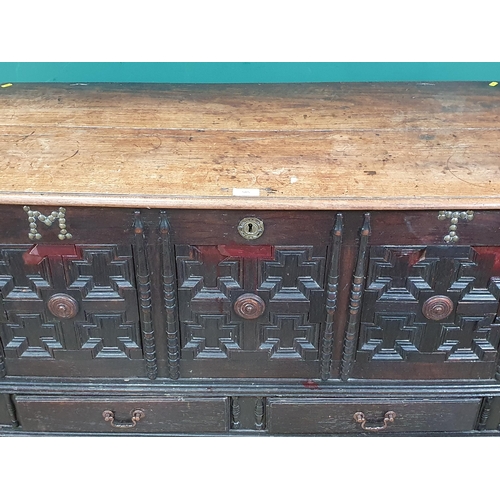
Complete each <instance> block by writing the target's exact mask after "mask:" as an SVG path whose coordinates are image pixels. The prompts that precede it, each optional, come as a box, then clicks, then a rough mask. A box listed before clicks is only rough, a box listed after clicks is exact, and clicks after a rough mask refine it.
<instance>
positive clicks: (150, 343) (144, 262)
mask: <svg viewBox="0 0 500 500" xmlns="http://www.w3.org/2000/svg"><path fill="white" fill-rule="evenodd" d="M134 232H135V245H134V250H135V267H136V280H137V289H138V292H139V316H140V319H141V327H142V338H143V345H144V359H145V360H146V371H147V374H148V378H150V379H151V380H154V379H155V378H156V377H157V374H158V366H157V363H156V341H155V333H154V329H153V311H152V303H151V283H150V277H149V269H148V256H147V250H146V242H145V235H144V224H143V222H142V219H141V213H140V212H139V211H137V212H136V213H135V223H134Z"/></svg>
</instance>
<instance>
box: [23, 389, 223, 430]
mask: <svg viewBox="0 0 500 500" xmlns="http://www.w3.org/2000/svg"><path fill="white" fill-rule="evenodd" d="M15 400H16V407H17V411H18V418H19V423H20V425H21V427H22V429H23V430H26V431H38V432H40V431H56V432H75V431H79V432H91V433H102V432H116V433H130V432H150V433H168V432H174V433H175V432H178V433H210V432H225V431H227V430H228V429H229V401H228V398H221V397H214V398H150V397H141V398H118V397H107V398H103V397H100V398H97V397H96V398H83V397H80V398H64V397H41V396H17V397H16V398H15ZM136 408H139V409H142V410H143V411H144V413H145V416H144V418H143V419H141V420H140V421H139V422H138V423H137V425H136V426H135V427H133V428H130V427H128V428H123V429H118V428H114V427H112V426H111V425H110V423H109V422H106V421H105V420H104V418H103V416H102V414H103V412H104V411H105V410H111V411H113V412H115V414H116V417H117V419H120V420H122V421H127V422H128V421H130V412H131V411H132V410H134V409H136Z"/></svg>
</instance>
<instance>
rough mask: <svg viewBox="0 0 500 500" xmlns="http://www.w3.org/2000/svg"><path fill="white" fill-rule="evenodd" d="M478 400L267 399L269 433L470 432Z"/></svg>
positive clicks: (473, 426)
mask: <svg viewBox="0 0 500 500" xmlns="http://www.w3.org/2000/svg"><path fill="white" fill-rule="evenodd" d="M480 405H481V399H479V398H477V399H462V400H460V401H457V400H436V401H429V400H398V401H388V400H383V401H382V400H373V399H371V400H368V399H366V400H355V401H353V400H345V399H344V400H342V399H336V400H332V399H314V400H311V399H287V398H270V399H269V400H268V405H267V423H268V430H269V432H270V433H271V434H343V433H353V434H355V433H357V434H359V433H411V432H440V431H441V432H443V431H447V432H455V431H470V430H473V429H474V428H475V425H476V421H477V417H478V412H479V408H480Z"/></svg>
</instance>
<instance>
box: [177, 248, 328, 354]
mask: <svg viewBox="0 0 500 500" xmlns="http://www.w3.org/2000/svg"><path fill="white" fill-rule="evenodd" d="M176 254H177V271H178V297H179V319H180V323H181V345H182V357H183V359H203V358H205V359H208V358H218V359H221V358H228V359H230V358H231V356H232V355H234V354H236V353H238V356H239V357H238V359H242V358H241V356H243V357H246V358H247V359H249V360H250V359H252V356H255V355H256V354H259V355H261V354H262V353H263V351H267V352H268V354H269V360H275V359H282V360H283V359H289V360H299V361H302V360H306V361H309V360H316V359H317V358H318V332H319V330H320V328H319V327H320V324H321V322H322V321H324V294H325V291H324V268H325V257H324V256H315V255H314V254H313V247H312V246H293V247H292V246H289V247H285V246H279V247H271V246H261V247H251V246H248V245H241V246H226V245H206V246H205V245H204V246H188V245H179V246H177V247H176ZM248 293H250V294H253V295H256V296H257V298H258V299H259V300H261V302H262V304H263V312H262V314H261V315H260V316H258V317H256V318H252V319H249V318H248V319H244V318H243V317H240V316H239V315H238V313H237V311H235V308H234V305H235V301H236V300H237V299H238V297H240V296H242V295H243V294H248Z"/></svg>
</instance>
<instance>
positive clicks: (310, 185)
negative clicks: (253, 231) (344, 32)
mask: <svg viewBox="0 0 500 500" xmlns="http://www.w3.org/2000/svg"><path fill="white" fill-rule="evenodd" d="M499 110H500V91H499V90H498V89H497V88H495V87H490V86H488V84H487V82H478V83H450V82H437V83H433V84H419V83H398V84H395V83H377V84H367V83H364V84H363V83H349V84H339V83H328V84H286V85H278V84H262V85H257V84H252V85H176V86H174V85H165V84H150V85H143V84H126V85H124V84H122V85H120V84H88V85H82V84H79V85H71V84H14V85H13V86H12V87H7V88H3V89H0V179H1V184H0V203H1V204H30V203H31V204H35V203H36V204H65V205H81V206H122V207H156V208H234V209H238V208H241V209H248V208H256V209H257V208H261V209H271V210H273V209H311V210H316V209H327V210H330V209H356V210H372V209H385V210H395V209H445V208H446V209H477V208H499V207H500V195H499V193H500V180H499V175H498V173H499V171H500V141H499V138H500V134H499V131H500V125H499ZM235 189H236V191H234V190H235ZM247 189H250V190H258V196H255V195H256V194H257V192H256V191H254V192H251V193H250V194H253V195H254V196H246V195H245V193H247V191H243V192H239V191H238V190H247Z"/></svg>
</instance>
